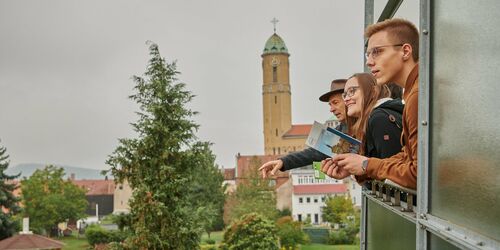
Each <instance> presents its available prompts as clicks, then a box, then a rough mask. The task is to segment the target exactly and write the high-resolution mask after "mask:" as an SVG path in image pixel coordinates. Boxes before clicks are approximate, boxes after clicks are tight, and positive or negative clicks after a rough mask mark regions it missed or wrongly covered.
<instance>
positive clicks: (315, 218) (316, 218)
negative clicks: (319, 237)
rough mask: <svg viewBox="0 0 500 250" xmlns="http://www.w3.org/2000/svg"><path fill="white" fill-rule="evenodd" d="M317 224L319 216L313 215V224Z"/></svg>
mask: <svg viewBox="0 0 500 250" xmlns="http://www.w3.org/2000/svg"><path fill="white" fill-rule="evenodd" d="M318 223H319V216H318V214H314V224H318Z"/></svg>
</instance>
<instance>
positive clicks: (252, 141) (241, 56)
mask: <svg viewBox="0 0 500 250" xmlns="http://www.w3.org/2000/svg"><path fill="white" fill-rule="evenodd" d="M386 2H387V1H383V0H379V1H375V12H376V15H377V16H378V14H379V13H380V12H381V10H382V8H383V5H385V3H386ZM407 2H408V3H407ZM407 2H404V3H403V5H402V7H401V11H400V12H399V13H398V14H397V15H398V16H402V17H405V18H408V19H410V20H412V21H417V20H418V3H417V2H418V1H407ZM273 17H276V18H277V19H279V23H278V24H277V33H278V34H279V35H280V36H281V37H282V38H283V39H284V41H285V43H286V45H287V47H288V49H289V52H290V54H291V56H290V64H291V66H290V79H291V80H290V81H291V88H292V121H293V123H294V124H305V123H312V122H313V121H314V120H318V121H324V120H325V119H327V118H328V117H330V114H329V113H328V107H327V106H326V104H324V103H320V102H319V101H317V98H318V96H319V95H321V94H322V93H323V92H325V91H326V90H327V89H328V88H329V82H330V81H331V80H332V79H334V78H341V77H347V76H349V75H350V74H352V73H354V72H359V71H362V70H363V37H362V35H363V23H364V21H363V17H364V1H362V0H357V1H340V0H315V1H287V0H282V1H267V0H266V1H264V0H257V1H234V0H213V1H193V0H179V1H173V0H168V1H122V0H120V1H118V0H116V1H73V0H62V1H52V0H47V1H23V0H10V1H9V0H1V1H0V140H1V142H0V145H2V146H5V147H7V150H8V153H9V155H10V161H11V166H14V165H16V164H20V163H45V164H47V163H51V164H61V165H73V166H80V167H86V168H97V169H105V168H107V167H108V166H106V165H105V163H104V162H105V160H106V159H107V156H108V155H109V154H111V153H112V152H113V150H114V149H115V148H116V146H117V145H118V143H117V140H118V138H126V137H134V136H135V134H134V132H133V131H132V129H131V126H130V125H129V123H130V122H134V121H136V119H137V117H136V115H135V114H134V111H136V110H137V106H136V105H135V103H133V102H132V101H131V100H129V99H128V98H127V96H129V95H130V94H132V93H133V92H132V91H133V86H134V83H133V82H132V80H131V76H132V75H142V74H143V72H144V71H145V68H146V65H147V61H148V58H149V56H148V47H147V45H146V44H145V42H146V41H147V40H151V41H153V42H155V43H157V44H158V45H159V48H160V52H161V54H162V56H163V57H165V58H166V59H167V61H172V60H177V62H178V70H179V71H180V72H181V73H182V74H181V75H180V76H179V78H180V80H181V81H182V82H185V83H186V84H187V89H188V90H190V91H191V92H193V93H194V94H195V95H196V98H195V99H194V101H193V102H192V103H190V104H189V107H190V108H192V109H193V110H196V111H198V112H199V115H197V116H196V117H195V121H196V122H197V123H198V124H200V126H201V127H200V129H199V131H198V134H197V135H198V137H199V138H200V139H201V140H204V141H211V142H213V143H214V146H213V151H214V153H215V154H216V155H217V163H218V164H219V165H222V166H224V167H234V164H235V155H236V154H237V153H238V152H240V153H241V154H245V155H250V154H262V153H263V135H262V99H261V96H262V95H261V85H262V68H261V57H260V55H261V53H262V50H263V48H264V44H265V42H266V40H267V39H268V38H269V37H270V36H271V35H272V33H273V25H272V24H271V23H270V20H271V19H272V18H273ZM417 25H418V23H417Z"/></svg>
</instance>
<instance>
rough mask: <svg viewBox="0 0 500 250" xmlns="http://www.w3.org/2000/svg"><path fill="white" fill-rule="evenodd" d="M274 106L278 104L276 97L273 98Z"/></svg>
mask: <svg viewBox="0 0 500 250" xmlns="http://www.w3.org/2000/svg"><path fill="white" fill-rule="evenodd" d="M274 104H278V97H277V96H274Z"/></svg>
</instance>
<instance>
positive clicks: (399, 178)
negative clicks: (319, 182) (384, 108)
mask: <svg viewBox="0 0 500 250" xmlns="http://www.w3.org/2000/svg"><path fill="white" fill-rule="evenodd" d="M365 36H366V37H367V38H368V47H367V49H366V54H365V55H366V58H367V61H366V65H367V66H368V67H369V68H370V72H371V73H372V75H373V76H374V77H375V78H376V79H377V84H387V83H390V82H394V83H396V84H397V85H399V86H401V87H403V88H405V90H404V95H403V99H404V101H405V107H404V110H403V134H402V138H401V139H402V144H403V148H402V151H401V152H400V153H398V154H396V155H394V156H392V157H389V158H385V159H378V158H367V157H365V156H361V155H357V154H340V155H336V156H335V157H333V158H332V159H331V160H324V161H323V162H322V171H323V172H325V173H326V174H327V175H329V176H331V177H333V178H336V179H343V178H345V177H347V176H349V175H351V174H352V175H355V177H356V179H357V180H358V182H360V183H362V182H364V181H366V180H369V179H377V180H383V179H389V180H391V181H393V182H395V183H397V184H399V185H401V186H404V187H409V188H413V189H416V186H417V185H416V181H417V137H418V136H417V134H418V130H417V129H418V39H419V38H418V30H417V28H416V27H415V25H413V24H412V23H411V22H409V21H407V20H403V19H390V20H386V21H383V22H380V23H376V24H373V25H371V26H369V27H367V28H366V31H365Z"/></svg>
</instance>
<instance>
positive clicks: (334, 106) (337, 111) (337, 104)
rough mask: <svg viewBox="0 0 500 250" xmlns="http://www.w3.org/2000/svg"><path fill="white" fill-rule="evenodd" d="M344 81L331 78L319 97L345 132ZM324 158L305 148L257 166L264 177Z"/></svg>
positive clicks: (340, 128) (338, 128)
mask: <svg viewBox="0 0 500 250" xmlns="http://www.w3.org/2000/svg"><path fill="white" fill-rule="evenodd" d="M346 81H347V80H346V79H335V80H333V81H332V83H331V85H330V91H328V92H327V93H325V94H323V95H322V96H320V97H319V100H320V101H322V102H328V105H329V106H330V112H332V113H333V114H334V115H335V116H336V117H337V119H338V121H339V122H340V124H339V125H338V126H337V127H336V129H337V130H340V131H342V132H347V126H346V124H345V121H346V114H345V104H344V100H343V99H342V93H343V92H344V86H345V83H346ZM326 158H327V156H326V155H324V154H322V153H320V152H318V151H316V150H315V149H312V148H306V149H304V150H302V151H300V152H294V153H290V154H288V155H286V156H284V157H282V158H280V159H278V160H273V161H268V162H266V163H264V164H263V165H262V166H261V167H260V168H259V171H260V172H261V173H262V177H263V178H266V177H267V176H269V175H271V176H272V175H274V174H275V173H276V171H278V170H280V171H286V170H290V169H294V168H300V167H303V166H307V165H310V164H312V163H313V161H321V160H324V159H326Z"/></svg>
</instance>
